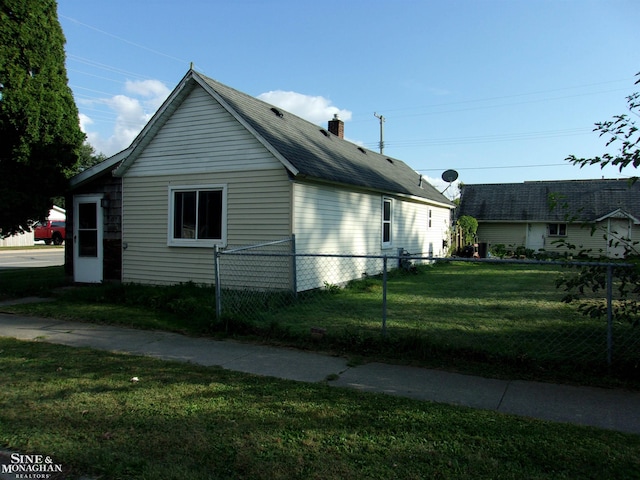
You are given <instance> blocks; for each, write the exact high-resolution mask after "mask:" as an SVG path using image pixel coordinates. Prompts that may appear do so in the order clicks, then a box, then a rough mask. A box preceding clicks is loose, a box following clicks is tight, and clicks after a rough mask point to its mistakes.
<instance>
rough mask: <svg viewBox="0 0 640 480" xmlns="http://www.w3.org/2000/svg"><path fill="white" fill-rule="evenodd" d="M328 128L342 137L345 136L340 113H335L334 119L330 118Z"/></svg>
mask: <svg viewBox="0 0 640 480" xmlns="http://www.w3.org/2000/svg"><path fill="white" fill-rule="evenodd" d="M328 130H329V131H330V132H331V133H333V134H334V135H337V136H338V137H340V138H344V122H343V121H342V120H340V119H339V118H338V114H337V113H334V114H333V120H329V128H328Z"/></svg>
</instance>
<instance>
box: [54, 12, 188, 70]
mask: <svg viewBox="0 0 640 480" xmlns="http://www.w3.org/2000/svg"><path fill="white" fill-rule="evenodd" d="M59 16H60V17H62V18H64V19H66V20H69V21H70V22H73V23H76V24H78V25H82V26H83V27H86V28H89V29H91V30H95V31H96V32H98V33H101V34H103V35H107V36H109V37H112V38H115V39H116V40H120V41H121V42H125V43H128V44H129V45H133V46H134V47H138V48H142V49H143V50H146V51H148V52H151V53H155V54H156V55H161V56H163V57H166V58H169V59H171V60H174V61H176V62H180V63H182V64H185V63H188V61H186V60H184V59H182V58H178V57H174V56H173V55H168V54H166V53H163V52H160V51H159V50H155V49H153V48H149V47H147V46H145V45H141V44H139V43H135V42H132V41H131V40H127V39H126V38H122V37H119V36H118V35H114V34H113V33H109V32H105V31H104V30H100V29H99V28H96V27H93V26H91V25H88V24H86V23H83V22H80V21H79V20H76V19H75V18H71V17H67V16H66V15H59Z"/></svg>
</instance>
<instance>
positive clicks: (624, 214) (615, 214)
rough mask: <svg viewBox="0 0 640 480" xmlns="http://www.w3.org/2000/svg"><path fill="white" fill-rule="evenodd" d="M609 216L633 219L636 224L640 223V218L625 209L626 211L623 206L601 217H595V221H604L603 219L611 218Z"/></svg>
mask: <svg viewBox="0 0 640 480" xmlns="http://www.w3.org/2000/svg"><path fill="white" fill-rule="evenodd" d="M609 218H627V219H629V220H631V221H633V223H634V224H635V225H638V224H640V220H638V219H637V218H636V217H634V216H633V215H631V214H630V213H628V212H625V211H624V210H622V209H621V208H618V209H616V210H614V211H613V212H611V213H607V214H606V215H603V216H602V217H600V218H596V219H595V222H602V221H604V220H607V219H609Z"/></svg>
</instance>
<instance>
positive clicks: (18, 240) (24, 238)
mask: <svg viewBox="0 0 640 480" xmlns="http://www.w3.org/2000/svg"><path fill="white" fill-rule="evenodd" d="M47 220H52V221H62V222H64V221H65V210H64V208H62V207H58V206H57V205H54V206H53V207H51V209H50V210H49V216H48V217H47ZM34 243H35V237H34V234H33V229H32V230H31V231H30V232H23V233H17V234H16V235H11V236H10V237H5V238H0V247H31V246H33V244H34Z"/></svg>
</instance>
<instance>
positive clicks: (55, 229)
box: [33, 220, 65, 245]
mask: <svg viewBox="0 0 640 480" xmlns="http://www.w3.org/2000/svg"><path fill="white" fill-rule="evenodd" d="M64 232H65V222H64V220H47V221H46V222H38V223H37V224H36V227H35V229H34V231H33V239H34V240H35V241H36V242H37V241H38V240H44V243H46V244H47V245H51V244H52V243H53V244H54V245H61V244H62V242H64V238H65V233H64Z"/></svg>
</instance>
